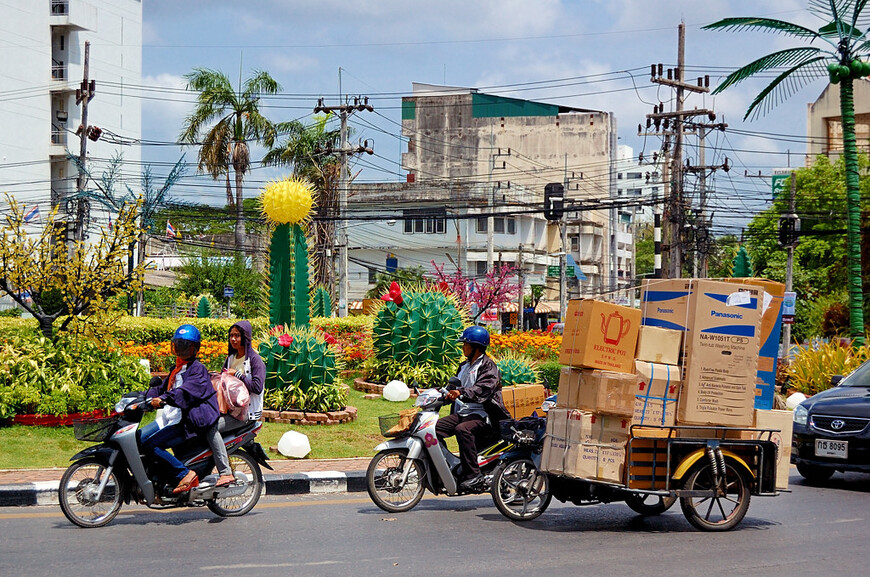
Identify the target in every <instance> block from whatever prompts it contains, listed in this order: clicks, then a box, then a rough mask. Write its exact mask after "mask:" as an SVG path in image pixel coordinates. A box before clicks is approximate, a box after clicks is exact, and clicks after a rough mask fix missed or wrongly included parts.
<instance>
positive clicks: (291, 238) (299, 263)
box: [269, 224, 309, 327]
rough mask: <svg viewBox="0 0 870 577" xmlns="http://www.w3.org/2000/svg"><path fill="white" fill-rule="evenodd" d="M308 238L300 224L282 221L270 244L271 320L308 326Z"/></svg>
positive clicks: (288, 324) (274, 231)
mask: <svg viewBox="0 0 870 577" xmlns="http://www.w3.org/2000/svg"><path fill="white" fill-rule="evenodd" d="M308 320H309V312H308V240H307V239H306V238H305V231H304V230H303V228H302V226H300V225H299V224H292V225H291V224H279V225H277V226H275V229H274V230H273V231H272V241H271V243H270V244H269V324H270V325H271V326H277V325H282V326H285V327H286V326H296V327H302V326H307V325H308Z"/></svg>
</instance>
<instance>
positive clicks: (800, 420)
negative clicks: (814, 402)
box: [792, 405, 809, 426]
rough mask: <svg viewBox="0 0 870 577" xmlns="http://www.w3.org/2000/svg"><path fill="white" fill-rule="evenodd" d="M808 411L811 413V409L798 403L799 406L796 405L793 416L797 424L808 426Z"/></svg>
mask: <svg viewBox="0 0 870 577" xmlns="http://www.w3.org/2000/svg"><path fill="white" fill-rule="evenodd" d="M808 413H809V411H808V410H807V408H806V407H804V406H803V405H798V406H797V407H795V408H794V415H793V416H792V418H793V419H794V422H795V424H796V425H804V426H806V424H807V414H808Z"/></svg>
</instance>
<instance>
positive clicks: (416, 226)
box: [402, 208, 447, 234]
mask: <svg viewBox="0 0 870 577" xmlns="http://www.w3.org/2000/svg"><path fill="white" fill-rule="evenodd" d="M446 216H447V210H446V209H444V208H421V209H409V210H404V211H402V218H403V220H404V222H405V234H444V233H445V232H446V230H447V226H446V220H447V219H446V218H445V217H446Z"/></svg>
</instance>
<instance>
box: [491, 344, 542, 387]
mask: <svg viewBox="0 0 870 577" xmlns="http://www.w3.org/2000/svg"><path fill="white" fill-rule="evenodd" d="M495 364H496V366H497V367H498V370H499V373H501V384H502V386H505V387H512V386H514V385H518V384H520V383H536V382H538V374H537V371H536V370H535V369H536V363H535V362H534V361H533V360H531V359H529V358H527V357H525V356H522V355H518V354H516V353H513V352H508V353H506V354H504V355H502V356H501V357H500V358H498V359H496V361H495Z"/></svg>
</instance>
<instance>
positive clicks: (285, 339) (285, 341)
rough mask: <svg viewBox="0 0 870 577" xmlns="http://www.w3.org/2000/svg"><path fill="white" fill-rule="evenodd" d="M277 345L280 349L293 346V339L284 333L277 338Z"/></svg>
mask: <svg viewBox="0 0 870 577" xmlns="http://www.w3.org/2000/svg"><path fill="white" fill-rule="evenodd" d="M278 344H279V345H281V346H282V347H289V346H290V345H292V344H293V337H291V336H290V335H288V334H287V333H284V334H283V335H281V336H280V337H278Z"/></svg>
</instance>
